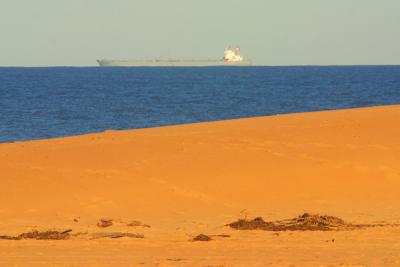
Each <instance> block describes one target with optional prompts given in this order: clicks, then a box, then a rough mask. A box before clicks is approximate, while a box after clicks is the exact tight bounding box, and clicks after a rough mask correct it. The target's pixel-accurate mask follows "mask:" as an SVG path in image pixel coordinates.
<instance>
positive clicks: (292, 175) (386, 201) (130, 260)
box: [0, 106, 400, 266]
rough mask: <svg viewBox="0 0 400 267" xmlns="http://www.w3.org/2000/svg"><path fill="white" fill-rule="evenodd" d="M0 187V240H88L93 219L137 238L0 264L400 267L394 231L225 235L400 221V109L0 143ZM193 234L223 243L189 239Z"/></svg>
mask: <svg viewBox="0 0 400 267" xmlns="http://www.w3.org/2000/svg"><path fill="white" fill-rule="evenodd" d="M0 177H1V178H0V188H1V194H0V203H1V204H0V235H2V234H8V235H16V234H19V233H21V232H26V231H29V230H32V229H39V230H47V229H68V228H71V229H73V232H74V233H76V232H89V233H90V232H96V231H99V227H97V226H96V223H97V222H98V220H99V219H100V218H112V219H114V221H115V225H114V226H112V227H109V228H106V229H105V230H101V231H117V230H118V231H131V232H135V233H142V234H144V235H145V238H144V239H129V238H122V239H96V240H88V239H87V238H86V239H85V238H73V239H71V240H66V241H63V240H61V241H36V240H23V241H6V240H0V265H5V266H8V265H12V264H15V265H18V264H19V266H20V265H22V266H24V265H29V266H32V265H42V264H43V265H46V264H49V265H54V264H57V265H61V266H71V265H72V266H75V265H82V266H102V265H116V266H137V265H139V266H290V265H291V264H295V265H296V266H332V265H333V266H336V265H338V266H400V241H399V240H400V227H377V228H372V229H366V230H357V231H344V232H341V231H340V232H282V233H279V235H275V234H274V233H272V232H264V231H235V230H231V229H229V228H227V227H225V226H224V225H225V224H227V223H230V222H232V221H234V220H236V219H237V218H242V217H245V216H247V217H248V218H252V217H256V216H263V217H264V218H265V219H267V220H275V219H284V218H292V217H295V216H297V215H299V214H301V213H303V212H305V211H309V212H318V213H323V214H329V215H334V216H338V217H341V218H343V219H345V220H347V221H350V222H355V223H374V222H382V221H384V222H386V223H392V224H395V223H400V106H385V107H374V108H363V109H352V110H340V111H327V112H315V113H303V114H292V115H279V116H272V117H259V118H251V119H241V120H231V121H222V122H211V123H199V124H191V125H180V126H172V127H161V128H152V129H143V130H130V131H107V132H105V133H100V134H89V135H84V136H77V137H67V138H58V139H50V140H40V141H31V142H17V143H8V144H0ZM74 219H75V221H74ZM130 220H139V221H141V222H143V223H145V224H149V225H151V228H144V227H133V228H132V227H128V226H126V222H128V221H130ZM200 233H204V234H210V235H212V234H222V233H225V234H229V235H230V236H231V237H230V238H217V239H216V240H214V241H210V242H189V241H188V240H189V239H190V238H192V237H194V236H195V235H197V234H200ZM332 239H334V242H332V241H331V240H332ZM341 264H342V265H341Z"/></svg>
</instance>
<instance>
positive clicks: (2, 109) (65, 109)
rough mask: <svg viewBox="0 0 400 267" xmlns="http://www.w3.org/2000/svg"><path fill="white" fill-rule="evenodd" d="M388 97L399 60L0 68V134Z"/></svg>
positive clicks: (398, 95)
mask: <svg viewBox="0 0 400 267" xmlns="http://www.w3.org/2000/svg"><path fill="white" fill-rule="evenodd" d="M388 104H400V66H346V67H318V66H309V67H206V68H148V67H146V68H100V67H89V68H73V67H71V68H69V67H56V68H0V142H13V141H23V140H32V139H44V138H53V137H61V136H71V135H80V134H85V133H92V132H102V131H104V130H108V129H135V128H146V127H156V126H163V125H174V124H183V123H193V122H204V121H217V120H226V119H237V118H246V117H253V116H265V115H274V114H282V113H294V112H305V111H317V110H332V109H343V108H354V107H367V106H376V105H388ZM393 127H399V126H398V125H397V126H396V125H393Z"/></svg>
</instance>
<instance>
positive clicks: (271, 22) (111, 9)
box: [0, 0, 400, 66]
mask: <svg viewBox="0 0 400 267" xmlns="http://www.w3.org/2000/svg"><path fill="white" fill-rule="evenodd" d="M228 45H232V46H236V45H240V47H241V50H242V54H243V56H245V57H247V58H249V59H251V60H252V61H253V63H254V64H258V65H358V64H371V65H372V64H400V1H399V0H246V1H243V0H241V1H239V0H230V1H227V0H112V1H111V0H0V66H92V65H96V61H95V60H96V59H100V58H108V59H153V58H182V59H219V58H222V56H223V50H224V49H225V47H227V46H228Z"/></svg>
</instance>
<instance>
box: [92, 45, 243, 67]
mask: <svg viewBox="0 0 400 267" xmlns="http://www.w3.org/2000/svg"><path fill="white" fill-rule="evenodd" d="M97 63H99V65H100V66H101V67H209V66H251V60H249V59H245V58H243V57H242V56H241V54H240V48H239V47H237V48H236V49H234V50H233V49H231V48H227V49H225V51H224V57H223V58H222V59H220V60H201V59H198V60H197V59H195V60H183V59H154V60H109V59H99V60H97Z"/></svg>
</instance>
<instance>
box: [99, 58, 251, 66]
mask: <svg viewBox="0 0 400 267" xmlns="http://www.w3.org/2000/svg"><path fill="white" fill-rule="evenodd" d="M97 63H99V65H100V66H101V67H212V66H238V67H240V66H251V61H250V60H243V61H238V62H226V61H223V60H107V59H102V60H97Z"/></svg>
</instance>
